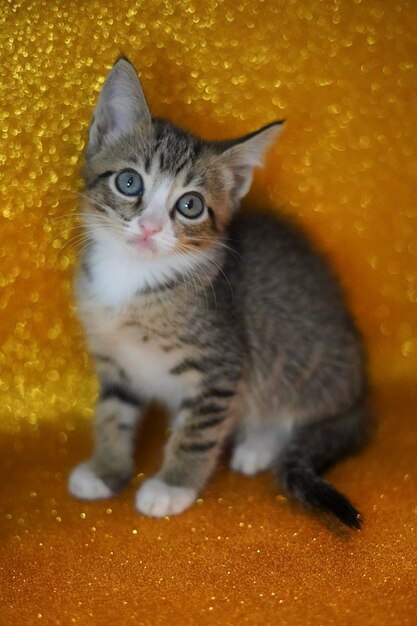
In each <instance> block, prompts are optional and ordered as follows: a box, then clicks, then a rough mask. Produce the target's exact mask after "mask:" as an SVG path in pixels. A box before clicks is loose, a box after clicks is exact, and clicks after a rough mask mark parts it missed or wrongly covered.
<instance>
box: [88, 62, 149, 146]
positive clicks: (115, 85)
mask: <svg viewBox="0 0 417 626" xmlns="http://www.w3.org/2000/svg"><path fill="white" fill-rule="evenodd" d="M151 122H152V116H151V113H150V111H149V107H148V104H147V102H146V98H145V94H144V93H143V89H142V85H141V83H140V80H139V77H138V75H137V74H136V71H135V68H134V67H133V65H132V64H131V63H130V62H129V61H128V60H127V59H125V58H120V59H119V60H118V61H117V62H116V63H115V64H114V65H113V67H112V69H111V70H110V73H109V75H108V76H107V78H106V80H105V81H104V85H103V88H102V90H101V92H100V96H99V99H98V102H97V106H96V109H95V111H94V115H93V119H92V121H91V125H90V130H89V144H88V150H87V156H91V155H92V154H94V153H95V152H97V151H98V150H99V149H100V148H101V147H102V145H103V144H105V143H107V142H109V141H114V140H115V139H117V138H118V137H121V136H122V135H124V134H126V133H127V132H129V130H131V129H132V128H133V127H134V126H136V125H137V124H139V123H141V124H145V125H150V124H151Z"/></svg>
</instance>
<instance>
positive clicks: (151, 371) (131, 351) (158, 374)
mask: <svg viewBox="0 0 417 626" xmlns="http://www.w3.org/2000/svg"><path fill="white" fill-rule="evenodd" d="M115 358H116V359H117V361H118V364H119V365H120V367H122V368H123V370H124V371H125V372H126V373H127V375H128V376H129V378H130V380H131V381H132V383H133V386H134V387H135V388H136V389H137V390H138V391H139V393H140V394H142V395H143V396H145V397H146V398H149V399H156V400H160V401H162V402H164V403H165V404H167V405H168V406H170V407H171V408H173V409H176V408H178V407H179V405H180V404H181V401H182V400H183V399H184V398H185V397H186V396H187V395H190V387H193V383H194V382H195V381H193V380H192V376H191V377H190V376H184V375H181V376H178V375H176V374H173V373H172V370H173V369H174V368H175V367H176V366H177V365H178V364H179V363H180V362H181V360H182V354H181V351H180V350H172V351H170V352H169V353H167V352H165V351H164V350H163V349H162V348H161V347H159V345H158V344H157V343H155V342H152V341H147V342H145V343H144V342H141V341H132V340H128V339H122V340H120V341H119V342H118V343H117V346H116V350H115ZM191 395H193V393H191Z"/></svg>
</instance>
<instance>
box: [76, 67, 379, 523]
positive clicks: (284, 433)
mask: <svg viewBox="0 0 417 626" xmlns="http://www.w3.org/2000/svg"><path fill="white" fill-rule="evenodd" d="M281 128H282V122H274V123H272V124H269V125H267V126H265V127H263V128H261V129H260V130H258V131H256V132H254V133H251V134H249V135H246V136H245V137H242V138H240V139H235V140H231V141H219V142H207V141H203V140H202V139H199V138H197V137H195V136H193V135H191V134H189V133H187V132H185V131H183V130H181V129H179V128H177V127H175V126H173V125H172V124H170V123H168V122H166V121H164V120H161V119H153V118H152V116H151V113H150V111H149V108H148V105H147V103H146V100H145V96H144V94H143V91H142V87H141V84H140V81H139V79H138V76H137V74H136V72H135V70H134V68H133V66H132V65H131V64H130V63H129V62H128V61H127V60H126V59H123V58H122V59H120V60H119V61H118V62H117V63H116V64H115V65H114V67H113V69H112V70H111V72H110V74H109V76H108V77H107V80H106V81H105V83H104V86H103V89H102V91H101V94H100V97H99V100H98V104H97V107H96V110H95V113H94V117H93V120H92V123H91V126H90V130H89V144H88V150H87V155H86V167H85V183H86V184H85V190H84V192H83V194H82V198H83V201H82V208H83V218H84V222H85V229H86V233H87V236H88V238H89V240H90V244H91V245H89V246H88V248H87V250H86V251H85V253H84V256H83V260H82V264H81V267H80V272H79V277H78V288H77V295H78V306H79V313H80V316H81V320H82V322H83V324H84V327H85V330H86V334H87V338H88V343H89V346H90V349H91V354H92V356H93V358H94V361H95V364H96V367H97V372H98V376H99V379H100V396H99V400H98V404H97V408H96V414H95V421H94V435H95V446H94V452H93V455H92V457H91V459H90V460H88V461H87V462H85V463H82V464H81V465H78V466H77V467H76V468H75V469H74V470H73V471H72V473H71V475H70V479H69V489H70V491H71V493H72V494H73V495H75V496H77V497H78V498H83V499H87V500H95V499H98V498H108V497H111V496H114V495H115V494H116V493H117V492H118V491H120V489H122V487H123V486H125V485H126V483H127V482H128V481H129V479H130V478H131V476H132V474H133V470H134V463H133V452H134V441H135V433H136V430H137V427H138V424H139V422H140V420H141V417H142V415H143V413H144V411H145V408H146V405H147V403H148V402H149V401H150V400H152V399H157V400H159V401H161V402H163V403H164V404H165V405H166V406H167V407H168V409H169V411H170V413H171V414H172V416H173V418H174V419H173V422H172V432H171V434H170V436H169V439H168V442H167V445H166V448H165V453H164V460H163V463H162V467H161V469H160V470H159V472H158V474H157V475H156V476H153V477H152V478H149V479H147V480H145V481H144V482H143V483H142V485H141V487H140V489H139V491H138V493H137V496H136V507H137V509H138V511H140V512H141V513H143V514H145V515H150V516H154V517H163V516H165V515H173V514H177V513H181V512H182V511H184V510H185V509H187V508H188V507H190V506H191V505H192V504H193V502H194V501H195V500H196V498H197V496H198V494H199V493H200V492H201V490H202V489H203V488H204V486H205V484H206V482H207V480H208V478H209V477H210V475H211V474H212V472H213V470H214V469H215V467H216V463H217V460H218V457H219V454H220V452H221V451H222V448H223V447H224V445H225V443H226V442H227V441H229V440H230V441H232V443H233V452H232V456H231V467H232V469H233V470H235V471H237V472H241V473H243V474H246V475H254V474H256V473H257V472H261V471H263V470H266V469H268V468H270V469H272V470H273V471H274V472H276V473H277V475H278V476H279V477H280V480H281V482H282V485H283V487H284V488H285V489H286V491H287V492H288V494H289V495H291V496H293V497H294V498H295V499H297V500H299V501H300V502H302V503H304V504H306V505H313V506H317V507H320V508H322V509H324V510H327V511H330V512H331V513H333V514H334V515H336V516H337V517H338V518H339V519H340V520H341V521H342V522H344V523H345V524H347V525H348V526H351V527H356V528H358V527H359V526H360V520H359V515H358V512H357V511H356V510H355V508H354V507H353V506H352V505H351V504H350V502H349V501H348V500H347V499H346V498H345V497H344V496H343V495H341V494H340V493H338V492H337V491H336V490H335V489H334V488H333V487H332V486H331V485H330V484H329V483H328V482H326V481H325V480H324V479H322V478H321V477H320V473H321V472H322V471H323V470H324V469H325V468H327V467H328V466H330V465H331V464H333V463H334V462H335V461H337V460H338V459H339V458H341V457H343V456H345V455H347V454H350V453H352V452H354V451H355V450H357V449H358V448H359V447H360V446H361V444H362V443H363V441H364V436H365V432H366V422H367V420H366V412H365V409H364V393H365V372H364V355H363V351H362V346H361V341H360V338H359V336H358V333H357V331H356V329H355V326H354V324H353V322H352V319H351V317H350V315H349V313H348V312H347V310H346V306H345V302H344V298H343V295H342V293H341V290H340V288H339V285H338V283H337V281H336V280H335V278H334V277H333V275H332V273H331V271H330V270H329V269H328V267H327V265H326V263H325V262H324V261H323V259H322V257H321V256H320V255H318V254H317V253H316V252H315V251H314V250H313V249H312V247H311V245H310V244H309V243H308V242H307V241H306V239H305V238H304V236H303V235H301V234H300V232H299V231H298V230H297V229H296V228H294V227H293V226H291V225H290V224H288V223H287V222H286V221H284V220H282V219H281V218H279V217H275V218H272V217H267V216H265V215H260V214H256V215H245V214H241V213H239V203H240V200H241V198H242V197H243V196H244V195H245V194H246V193H247V191H248V189H249V187H250V184H251V180H252V174H253V169H254V168H255V167H256V166H258V165H260V164H261V160H262V156H263V154H264V153H265V151H266V149H267V148H268V146H269V145H270V144H271V143H272V142H273V141H274V140H275V138H276V137H277V135H278V134H279V132H280V131H281Z"/></svg>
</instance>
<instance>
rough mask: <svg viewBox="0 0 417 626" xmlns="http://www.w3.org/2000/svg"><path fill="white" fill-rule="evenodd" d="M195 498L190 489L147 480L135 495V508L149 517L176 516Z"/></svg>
mask: <svg viewBox="0 0 417 626" xmlns="http://www.w3.org/2000/svg"><path fill="white" fill-rule="evenodd" d="M196 497H197V493H196V491H195V490H194V489H191V488H190V487H172V486H171V485H167V484H166V483H164V482H163V481H162V480H160V479H159V478H149V479H148V480H145V482H144V483H143V485H142V486H141V488H140V489H139V491H138V492H137V494H136V508H137V510H138V511H139V512H140V513H143V514H144V515H149V516H150V517H165V515H177V514H178V513H182V512H183V511H184V510H185V509H188V507H189V506H191V505H192V504H193V502H194V501H195V499H196Z"/></svg>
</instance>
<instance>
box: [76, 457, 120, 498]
mask: <svg viewBox="0 0 417 626" xmlns="http://www.w3.org/2000/svg"><path fill="white" fill-rule="evenodd" d="M68 488H69V490H70V493H72V495H73V496H75V497H76V498H81V500H101V499H102V498H111V497H112V496H114V493H113V492H112V491H111V489H110V488H109V487H108V486H107V485H106V484H105V483H104V482H103V481H102V480H101V478H99V477H98V476H96V475H95V474H94V472H93V470H92V469H91V465H90V463H89V462H88V461H87V462H86V463H80V465H77V467H75V468H74V469H73V470H72V472H71V474H70V476H69V479H68Z"/></svg>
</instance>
